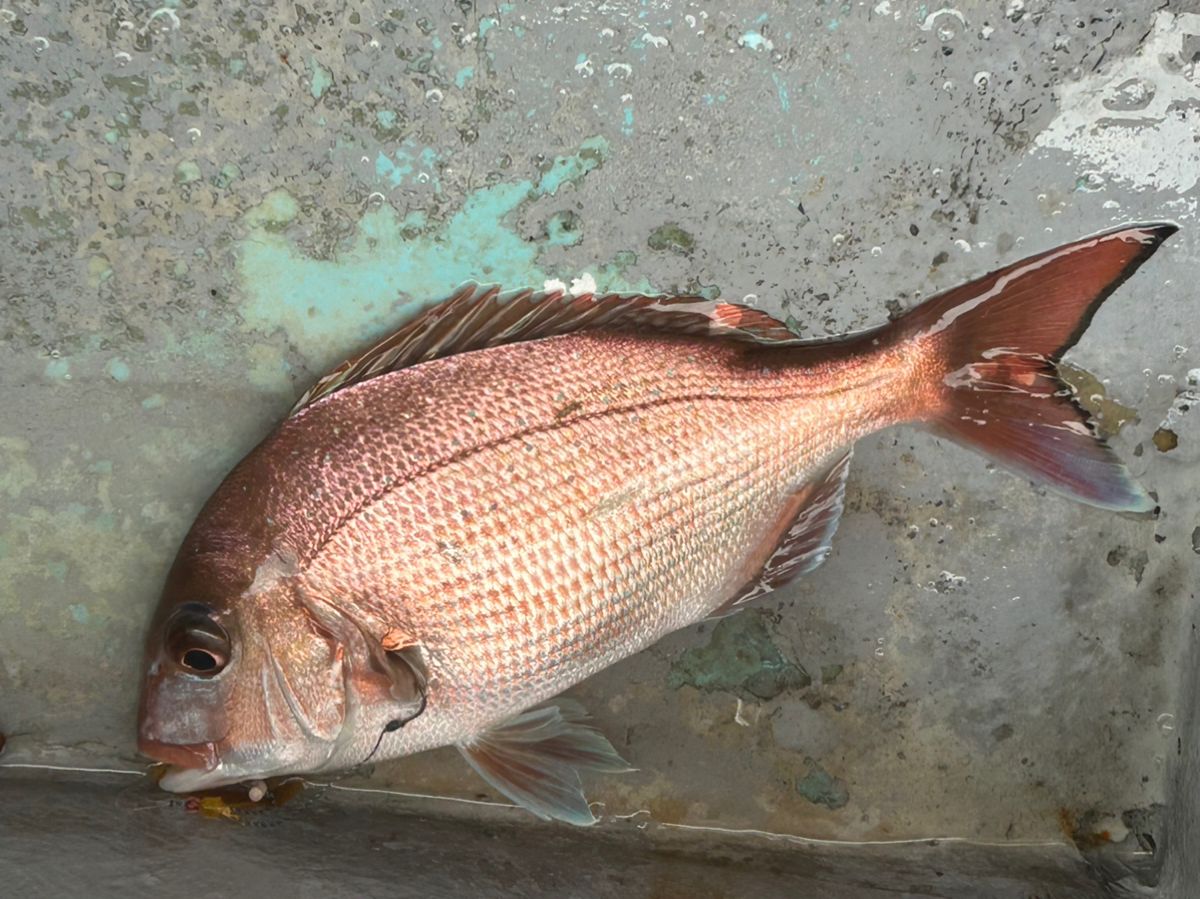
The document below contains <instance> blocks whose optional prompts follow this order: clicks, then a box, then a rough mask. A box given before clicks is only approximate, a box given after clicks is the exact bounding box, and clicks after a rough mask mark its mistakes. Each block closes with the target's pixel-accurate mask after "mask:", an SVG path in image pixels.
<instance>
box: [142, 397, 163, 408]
mask: <svg viewBox="0 0 1200 899" xmlns="http://www.w3.org/2000/svg"><path fill="white" fill-rule="evenodd" d="M166 404H167V400H166V397H164V396H163V395H162V394H161V393H152V394H150V396H148V397H146V398H145V399H144V400H142V408H143V409H146V410H147V411H149V410H151V409H161V408H162V407H163V406H165V405H166Z"/></svg>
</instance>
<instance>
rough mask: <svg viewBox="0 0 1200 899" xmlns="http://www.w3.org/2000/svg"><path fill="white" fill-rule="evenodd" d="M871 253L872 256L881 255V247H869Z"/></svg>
mask: <svg viewBox="0 0 1200 899" xmlns="http://www.w3.org/2000/svg"><path fill="white" fill-rule="evenodd" d="M871 255H872V256H882V255H883V247H871Z"/></svg>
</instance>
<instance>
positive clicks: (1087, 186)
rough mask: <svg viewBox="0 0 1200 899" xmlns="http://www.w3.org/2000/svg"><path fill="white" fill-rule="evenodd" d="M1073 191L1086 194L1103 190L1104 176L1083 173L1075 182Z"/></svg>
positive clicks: (1097, 173) (1094, 173) (1095, 173)
mask: <svg viewBox="0 0 1200 899" xmlns="http://www.w3.org/2000/svg"><path fill="white" fill-rule="evenodd" d="M1075 189H1076V190H1082V191H1086V192H1087V193H1094V192H1095V191H1098V190H1104V176H1103V175H1101V174H1100V173H1099V172H1084V173H1083V174H1082V175H1080V176H1079V177H1078V178H1077V179H1076V180H1075Z"/></svg>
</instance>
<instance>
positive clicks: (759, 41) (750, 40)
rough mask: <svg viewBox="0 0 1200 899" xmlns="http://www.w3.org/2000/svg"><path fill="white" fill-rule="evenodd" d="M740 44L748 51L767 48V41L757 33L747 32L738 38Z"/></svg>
mask: <svg viewBox="0 0 1200 899" xmlns="http://www.w3.org/2000/svg"><path fill="white" fill-rule="evenodd" d="M738 44H740V45H741V46H743V47H745V48H746V49H747V50H762V49H763V48H765V47H766V46H767V39H766V38H765V37H763V36H762V35H761V34H760V33H759V32H757V31H747V32H746V33H745V34H743V35H742V36H741V37H740V38H738Z"/></svg>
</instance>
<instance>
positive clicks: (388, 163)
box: [375, 140, 441, 191]
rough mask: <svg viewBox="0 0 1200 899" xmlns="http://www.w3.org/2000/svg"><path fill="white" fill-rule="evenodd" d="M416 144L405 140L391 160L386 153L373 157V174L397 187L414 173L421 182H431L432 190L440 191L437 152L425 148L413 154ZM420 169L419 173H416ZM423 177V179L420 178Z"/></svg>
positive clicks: (430, 148) (394, 152)
mask: <svg viewBox="0 0 1200 899" xmlns="http://www.w3.org/2000/svg"><path fill="white" fill-rule="evenodd" d="M415 150H416V144H414V143H413V142H412V141H411V140H406V141H405V142H404V143H402V144H401V145H400V146H399V147H397V148H396V149H395V150H394V151H393V153H392V156H393V157H394V159H393V158H389V157H388V155H387V154H386V153H382V152H381V153H380V154H379V155H378V156H376V157H375V174H376V175H378V176H379V177H380V178H382V179H384V180H385V181H387V182H388V183H389V184H391V186H392V187H399V186H400V185H401V184H403V183H404V179H405V178H407V177H408V176H410V175H413V174H414V173H416V177H417V179H418V180H421V181H432V182H433V186H434V190H437V191H440V190H441V183H440V182H439V180H438V177H437V151H436V150H434V149H433V148H432V147H425V148H424V149H423V150H421V151H420V152H419V153H414V151H415ZM418 168H420V170H421V171H419V172H418V171H417V169H418ZM422 176H424V177H422Z"/></svg>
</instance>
